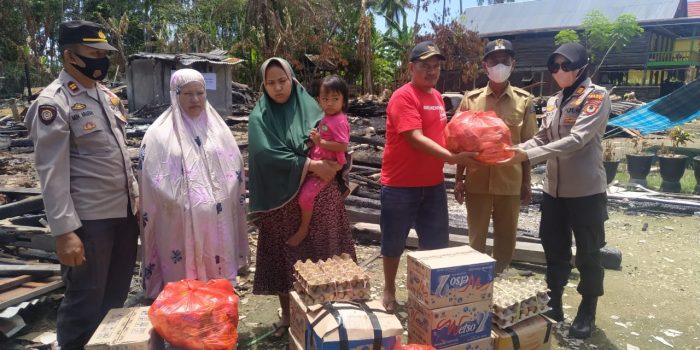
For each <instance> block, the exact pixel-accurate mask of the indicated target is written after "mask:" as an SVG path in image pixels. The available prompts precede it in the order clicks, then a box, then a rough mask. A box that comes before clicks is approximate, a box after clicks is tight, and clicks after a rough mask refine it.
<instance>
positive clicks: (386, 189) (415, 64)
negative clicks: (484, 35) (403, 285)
mask: <svg viewBox="0 0 700 350" xmlns="http://www.w3.org/2000/svg"><path fill="white" fill-rule="evenodd" d="M410 60H411V62H410V63H409V70H410V72H411V81H410V82H409V83H407V84H405V85H404V86H402V87H401V88H399V89H398V90H396V91H395V92H394V94H393V95H392V96H391V99H390V100H389V105H388V106H387V119H386V147H385V149H384V159H383V161H382V174H381V182H382V191H381V205H382V209H381V218H380V226H381V230H382V238H381V244H382V256H383V263H384V296H383V303H384V306H385V307H386V309H387V311H389V312H393V311H394V308H395V306H396V284H395V280H396V272H397V270H398V267H399V261H400V260H401V254H402V253H403V250H404V246H405V244H406V237H408V232H409V231H410V230H411V227H413V226H414V225H415V228H416V232H417V233H418V244H419V246H420V248H421V249H424V250H428V249H439V248H446V247H447V243H448V238H449V234H448V232H447V229H448V218H447V194H446V192H445V184H444V175H443V172H442V168H443V166H444V164H445V162H449V163H458V164H466V163H468V162H470V161H471V157H473V156H475V155H476V153H470V152H463V153H459V154H454V153H451V152H450V151H448V150H447V149H445V138H444V136H443V130H444V129H445V125H446V124H447V114H446V113H445V105H444V102H443V101H442V95H440V93H439V92H438V91H437V90H435V89H434V88H433V87H434V86H435V84H436V83H437V81H438V79H439V78H440V64H441V61H444V60H445V57H444V56H443V55H442V54H441V53H440V50H439V49H438V48H437V46H435V44H433V43H432V42H430V41H424V42H421V43H419V44H418V45H416V47H414V48H413V50H412V51H411V56H410Z"/></svg>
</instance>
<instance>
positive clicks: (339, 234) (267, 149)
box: [248, 57, 355, 336]
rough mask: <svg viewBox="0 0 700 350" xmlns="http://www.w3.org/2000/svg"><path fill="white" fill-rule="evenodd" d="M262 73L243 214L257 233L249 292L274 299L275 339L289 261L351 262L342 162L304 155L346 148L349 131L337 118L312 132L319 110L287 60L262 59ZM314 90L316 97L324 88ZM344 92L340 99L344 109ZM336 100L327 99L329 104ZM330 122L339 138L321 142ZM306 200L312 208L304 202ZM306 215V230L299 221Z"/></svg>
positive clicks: (285, 309)
mask: <svg viewBox="0 0 700 350" xmlns="http://www.w3.org/2000/svg"><path fill="white" fill-rule="evenodd" d="M261 75H262V79H263V94H262V96H261V97H260V100H258V103H257V104H256V106H255V109H254V110H253V111H252V113H251V114H250V119H249V129H248V133H249V137H248V139H249V146H248V151H249V156H250V165H249V169H250V170H249V178H250V180H249V188H250V212H251V216H252V219H253V223H254V224H255V225H256V226H257V227H258V228H259V237H258V250H257V259H256V272H255V282H254V285H253V292H254V293H255V294H263V295H277V296H279V299H280V305H281V307H282V319H281V320H280V321H279V322H278V323H277V324H276V325H275V328H276V332H275V335H277V336H282V335H284V333H285V332H286V329H287V328H288V326H289V294H288V293H289V291H290V290H291V288H292V280H293V276H292V274H293V264H294V263H295V262H296V261H297V260H306V259H311V260H313V261H317V260H320V259H327V258H329V257H331V256H333V255H340V254H342V253H348V254H350V255H351V256H353V257H355V247H354V243H353V240H352V233H351V230H350V224H349V221H348V217H347V214H346V212H345V206H344V204H343V199H344V197H343V193H342V190H341V188H342V186H341V184H340V182H339V181H337V180H336V179H337V177H336V175H337V173H338V171H339V170H340V169H341V164H339V162H338V159H336V160H328V158H323V157H321V158H319V157H315V156H314V154H317V153H324V152H310V147H309V146H312V149H314V148H319V147H320V148H324V149H326V148H325V147H329V148H328V149H327V150H328V151H330V152H331V153H332V152H336V153H337V152H342V150H344V149H346V148H347V139H346V136H345V134H346V133H348V131H347V130H345V129H343V128H344V126H343V122H342V120H341V119H336V120H334V122H333V123H331V126H326V127H324V125H326V124H323V123H321V124H320V125H319V129H316V126H317V123H318V122H319V120H321V117H323V115H324V111H322V110H321V109H320V108H319V105H318V103H317V101H316V100H314V98H313V97H311V96H310V95H309V94H308V93H307V92H306V90H305V89H304V88H303V87H302V86H301V84H300V83H299V82H298V81H297V80H296V79H295V76H294V72H293V71H292V68H291V66H290V65H289V63H288V62H287V61H285V60H283V59H280V58H275V57H273V58H270V59H268V60H267V61H265V62H264V63H263V65H262V67H261ZM321 90H322V91H321V93H322V95H323V93H324V92H323V86H322V87H321ZM346 91H347V90H345V94H344V96H342V99H343V103H344V106H345V107H347V92H346ZM335 92H336V93H338V92H339V91H335ZM336 95H337V94H335V95H333V98H329V100H328V101H330V100H333V101H335V97H336ZM321 100H322V99H319V101H321ZM321 103H322V104H323V102H321ZM329 110H331V109H329ZM335 112H337V113H340V112H339V111H335ZM337 113H336V115H334V116H331V117H332V118H335V117H336V116H337ZM327 114H328V113H327ZM341 117H342V116H340V117H339V118H341ZM324 119H325V118H324ZM345 123H347V122H345ZM336 124H337V125H339V130H341V131H340V132H338V133H333V134H334V136H338V137H334V138H330V137H325V136H324V131H328V130H327V128H328V127H332V128H335V127H336ZM325 135H328V133H326V134H325ZM343 142H344V146H343ZM324 146H325V147H324ZM309 179H313V181H308V182H313V184H314V185H313V186H312V187H315V190H310V192H308V191H307V190H306V189H304V190H302V184H304V183H305V180H309ZM305 187H308V185H307V186H305ZM300 192H302V193H303V194H304V195H303V197H305V198H304V199H303V200H302V203H304V202H307V205H304V207H305V209H304V211H305V212H306V213H303V211H302V209H301V207H300V203H299V202H300V199H299V197H300V195H301V194H300ZM316 192H318V193H317V194H316ZM309 198H311V200H310V201H311V203H312V204H313V205H312V206H311V205H308V202H309ZM314 198H315V200H314ZM309 214H310V216H309V217H310V221H309V223H308V227H307V226H306V223H303V222H302V216H303V215H304V217H305V218H306V217H307V216H308V215H309Z"/></svg>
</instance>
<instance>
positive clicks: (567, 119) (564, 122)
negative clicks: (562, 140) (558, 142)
mask: <svg viewBox="0 0 700 350" xmlns="http://www.w3.org/2000/svg"><path fill="white" fill-rule="evenodd" d="M576 119H577V118H576V117H574V116H571V115H567V116H565V117H564V118H563V119H562V120H561V125H565V126H571V125H574V124H576Z"/></svg>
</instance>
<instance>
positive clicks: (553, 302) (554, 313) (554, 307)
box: [543, 291, 564, 322]
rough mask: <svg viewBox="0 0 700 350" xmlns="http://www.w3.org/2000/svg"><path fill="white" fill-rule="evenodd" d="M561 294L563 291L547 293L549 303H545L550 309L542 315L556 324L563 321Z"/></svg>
mask: <svg viewBox="0 0 700 350" xmlns="http://www.w3.org/2000/svg"><path fill="white" fill-rule="evenodd" d="M562 292H563V291H561V292H559V293H557V292H551V291H550V292H549V302H548V303H547V306H549V307H550V309H549V310H547V311H546V312H544V313H543V314H544V315H545V316H547V317H549V318H551V319H553V320H555V321H557V322H562V321H564V310H563V309H562V307H561V296H562V294H563V293H562Z"/></svg>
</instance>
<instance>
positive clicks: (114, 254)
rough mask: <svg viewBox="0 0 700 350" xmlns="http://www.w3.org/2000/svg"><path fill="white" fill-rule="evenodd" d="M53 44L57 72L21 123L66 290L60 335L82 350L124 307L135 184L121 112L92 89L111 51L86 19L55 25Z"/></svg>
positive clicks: (134, 226)
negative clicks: (26, 133)
mask: <svg viewBox="0 0 700 350" xmlns="http://www.w3.org/2000/svg"><path fill="white" fill-rule="evenodd" d="M59 44H60V45H61V46H60V48H61V53H62V58H63V64H64V69H63V71H61V73H60V75H59V77H58V79H56V80H55V81H54V82H52V83H51V84H50V85H49V86H47V87H46V88H45V89H44V90H43V91H42V92H41V94H40V95H39V97H38V98H37V100H36V101H34V103H33V104H32V105H31V106H30V107H29V110H28V112H27V116H26V119H25V121H24V122H25V125H26V127H27V129H29V132H30V136H31V138H32V140H33V141H34V146H35V162H36V168H37V171H38V173H39V179H40V182H41V189H42V195H43V199H44V207H45V210H46V217H47V219H48V222H49V227H50V229H51V233H52V234H53V235H54V236H55V237H56V254H57V255H58V259H59V261H60V262H61V265H62V266H61V272H62V276H63V280H64V282H65V284H66V292H65V297H64V299H63V301H62V302H61V305H60V307H59V309H58V321H57V333H58V342H59V345H60V347H61V349H63V350H68V349H82V348H83V347H84V346H85V344H86V343H87V342H88V340H89V339H90V337H91V336H92V333H93V332H94V331H95V329H96V328H97V326H98V324H99V323H100V321H101V320H102V318H103V317H104V315H105V314H106V313H107V311H109V309H111V308H115V307H122V306H123V305H124V301H125V299H126V296H127V294H128V291H129V286H130V282H131V277H132V274H133V270H134V264H135V260H136V244H137V238H138V223H137V220H136V217H135V215H136V213H137V208H136V203H137V198H138V185H137V183H136V178H135V177H134V173H133V170H132V167H131V161H130V158H129V156H128V153H127V149H126V142H125V135H126V130H125V128H126V114H125V112H124V107H123V106H122V105H121V101H120V100H119V98H118V97H117V96H115V95H114V94H113V93H112V92H111V91H110V90H109V89H107V88H106V87H105V86H103V85H101V84H100V83H99V81H101V80H102V79H104V77H105V76H106V74H107V70H108V68H109V59H108V58H107V53H108V52H109V51H110V50H115V49H114V48H113V47H112V46H111V45H109V44H108V43H107V39H106V36H105V35H104V33H103V31H102V28H101V27H100V26H99V25H97V24H95V23H92V22H86V21H70V22H64V23H62V24H61V26H60V30H59Z"/></svg>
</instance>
